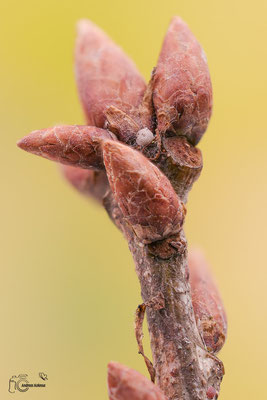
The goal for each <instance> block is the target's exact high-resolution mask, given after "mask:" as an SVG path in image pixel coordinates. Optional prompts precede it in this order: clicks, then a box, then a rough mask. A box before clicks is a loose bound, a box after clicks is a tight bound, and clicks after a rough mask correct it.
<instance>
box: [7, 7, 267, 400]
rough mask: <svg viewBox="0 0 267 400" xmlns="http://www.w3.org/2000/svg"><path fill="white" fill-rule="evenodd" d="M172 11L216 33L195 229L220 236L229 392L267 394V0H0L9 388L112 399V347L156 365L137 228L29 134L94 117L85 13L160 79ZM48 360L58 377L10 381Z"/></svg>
mask: <svg viewBox="0 0 267 400" xmlns="http://www.w3.org/2000/svg"><path fill="white" fill-rule="evenodd" d="M173 15H180V16H181V17H182V18H183V19H184V20H186V21H187V22H188V24H189V25H190V27H191V29H192V30H193V32H194V33H195V35H196V36H197V38H198V39H199V40H200V42H201V43H202V45H203V47H204V49H205V51H206V53H207V56H208V60H209V66H210V71H211V76H212V81H213V87H214V104H215V107H214V114H213V117H212V120H211V123H210V126H209V129H208V131H207V133H206V135H205V137H204V138H203V140H202V141H201V143H200V148H201V150H202V151H203V156H204V161H205V165H204V170H203V173H202V175H201V178H200V179H199V181H198V182H197V183H196V184H195V187H194V189H193V191H192V193H191V195H190V199H189V203H188V214H187V219H186V232H187V236H188V240H189V243H190V245H194V244H197V245H199V246H201V247H203V248H204V249H205V252H206V254H207V257H208V259H209V261H210V263H211V265H212V267H213V271H214V274H215V275H216V278H217V281H218V284H219V287H220V289H221V293H222V296H223V298H224V302H225V306H226V309H227V312H228V318H229V334H228V340H227V344H226V346H225V348H224V349H223V351H222V352H221V358H222V360H223V362H224V363H225V369H226V375H225V378H224V381H223V384H222V391H221V399H224V400H230V399H234V398H240V399H241V398H242V400H247V399H251V398H264V396H265V394H266V372H267V361H266V359H267V346H266V343H265V340H266V337H267V318H266V317H267V315H266V314H267V311H266V310H267V290H266V280H267V270H266V222H267V218H266V217H267V210H266V197H267V196H266V195H267V187H266V172H267V157H266V147H267V128H266V117H267V111H266V106H267V104H266V89H267V78H266V76H267V74H266V71H267V46H266V37H267V24H266V15H267V3H266V1H265V0H254V1H253V2H252V3H251V2H248V1H243V0H224V1H214V0H202V1H201V2H200V1H190V0H179V1H178V0H165V1H156V0H153V1H152V0H145V1H143V0H135V1H130V0H112V1H110V0H98V1H90V0H89V1H82V0H76V1H75V2H73V1H70V0H60V1H59V0H58V1H56V0H46V1H43V2H39V1H38V2H37V1H35V0H23V1H20V0H9V1H4V0H0V134H1V146H0V152H1V156H0V160H1V208H0V209H1V230H0V235H1V238H0V246H1V249H0V255H1V257H0V259H1V278H0V298H1V301H0V302H1V307H0V315H1V329H0V354H1V357H0V398H1V399H3V400H6V399H7V400H8V399H9V397H10V398H11V397H12V396H14V397H15V396H17V397H20V396H22V397H23V396H24V397H25V399H26V398H27V399H29V400H31V399H34V400H39V399H40V400H41V399H49V400H54V399H57V400H58V399H64V400H70V399H73V398H75V399H96V400H98V399H99V400H100V399H107V391H106V364H107V362H108V361H109V360H117V361H120V362H122V363H124V364H126V365H129V366H131V367H133V368H136V369H138V370H139V371H141V372H143V373H144V374H146V370H145V367H144V363H143V361H142V359H141V357H140V356H138V354H137V347H136V343H135V338H134V332H133V314H134V310H135V308H136V306H137V304H139V302H140V290H139V284H138V281H137V278H136V275H135V272H134V265H133V261H132V259H131V256H130V253H129V251H128V249H127V245H126V243H125V241H124V239H123V238H122V236H121V234H120V233H119V232H118V231H117V230H116V229H115V227H113V225H112V224H111V222H110V221H109V220H108V218H107V216H106V215H105V212H104V211H103V210H102V209H100V208H99V207H97V206H96V205H95V204H94V203H93V202H90V201H88V200H86V199H84V198H81V197H80V196H79V195H78V193H76V192H75V191H73V190H72V189H71V188H70V187H69V186H68V185H67V184H66V183H65V182H64V181H63V180H62V179H61V177H60V174H59V172H58V169H57V166H56V165H55V164H52V163H50V162H48V161H46V160H43V159H41V158H37V157H34V156H32V155H29V154H26V153H24V152H22V151H20V150H19V149H17V148H16V144H15V143H16V141H17V140H18V139H19V138H20V137H22V136H24V135H25V134H27V133H28V132H30V131H31V130H34V129H37V128H44V127H47V126H51V125H53V124H56V123H60V122H64V123H70V124H74V123H78V124H80V123H83V115H82V112H81V108H80V105H79V101H78V98H77V93H76V88H75V82H74V76H73V46H74V39H75V23H76V21H77V20H78V19H79V18H83V17H87V18H90V19H92V20H93V21H94V22H96V23H97V24H99V25H100V26H101V27H102V28H103V29H104V30H106V31H107V32H108V33H109V34H110V36H111V37H112V38H113V39H114V40H115V41H116V42H118V43H119V44H120V45H121V46H122V47H123V48H124V50H125V51H126V52H127V53H128V54H129V55H130V56H131V57H133V59H134V60H135V61H136V63H137V65H138V67H139V69H140V71H141V72H142V73H143V75H144V76H145V77H146V78H147V79H148V78H149V76H150V72H151V69H152V67H153V66H154V65H155V63H156V60H157V56H158V53H159V49H160V46H161V42H162V39H163V36H164V33H165V31H166V28H167V25H168V22H169V20H170V18H171V16H173ZM146 339H147V334H146ZM146 348H148V341H146ZM39 372H45V373H47V374H48V379H49V380H48V382H47V388H46V389H32V390H29V391H28V392H27V393H25V394H22V393H16V394H13V395H12V394H10V393H8V380H9V378H10V377H11V376H12V375H18V374H20V373H28V374H29V375H31V376H32V377H33V378H32V381H33V380H37V375H38V373H39Z"/></svg>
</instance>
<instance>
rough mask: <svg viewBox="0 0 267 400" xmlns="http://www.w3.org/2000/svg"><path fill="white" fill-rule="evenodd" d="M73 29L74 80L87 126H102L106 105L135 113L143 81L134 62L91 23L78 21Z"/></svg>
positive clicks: (143, 88)
mask: <svg viewBox="0 0 267 400" xmlns="http://www.w3.org/2000/svg"><path fill="white" fill-rule="evenodd" d="M77 31H78V36H77V41H76V49H75V72H76V81H77V86H78V91H79V95H80V99H81V103H82V105H83V108H84V111H85V114H86V118H87V123H88V125H94V126H97V127H99V128H105V122H106V117H105V111H106V109H107V107H109V106H115V107H116V108H118V109H120V110H121V111H123V112H125V113H126V114H128V115H129V116H132V114H135V113H136V108H137V107H138V106H139V104H140V103H141V101H142V98H143V94H144V91H145V89H146V84H145V82H144V80H143V78H142V77H141V75H140V73H139V72H138V71H137V69H136V66H135V65H134V63H133V62H132V61H131V60H130V59H129V58H128V57H127V56H126V54H125V53H124V52H123V51H122V49H121V48H120V47H119V46H117V45H116V44H115V43H114V42H113V41H112V40H111V39H110V38H109V37H108V36H107V35H106V34H105V33H104V32H103V31H102V30H101V29H100V28H98V27H97V26H96V25H94V24H93V23H92V22H90V21H88V20H81V21H80V22H79V23H78V29H77Z"/></svg>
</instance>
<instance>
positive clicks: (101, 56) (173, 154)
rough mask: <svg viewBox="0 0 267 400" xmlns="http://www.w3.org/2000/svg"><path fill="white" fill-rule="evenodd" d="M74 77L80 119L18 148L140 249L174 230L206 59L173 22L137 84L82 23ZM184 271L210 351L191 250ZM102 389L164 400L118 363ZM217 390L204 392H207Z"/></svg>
mask: <svg viewBox="0 0 267 400" xmlns="http://www.w3.org/2000/svg"><path fill="white" fill-rule="evenodd" d="M75 73H76V80H77V85H78V91H79V96H80V100H81V103H82V106H83V109H84V112H85V116H86V123H87V125H84V126H81V125H71V126H69V125H63V126H55V127H52V128H48V129H42V130H39V131H34V132H32V133H31V134H29V135H28V136H26V137H25V138H23V139H22V140H20V141H19V142H18V146H19V147H20V148H22V149H23V150H26V151H28V152H31V153H33V154H37V155H39V156H42V157H45V158H47V159H49V160H52V161H56V162H58V163H61V164H63V165H62V171H63V175H64V176H65V178H66V179H67V180H68V181H69V182H70V183H71V184H72V185H73V186H74V187H75V188H76V189H78V190H79V192H80V193H82V194H84V195H85V196H89V197H93V198H95V199H96V200H97V201H99V202H101V201H102V200H103V198H104V197H107V196H111V197H112V201H113V203H114V204H116V207H117V208H118V210H119V212H120V214H121V216H122V220H123V223H124V224H125V226H126V227H127V229H129V230H131V232H132V235H134V237H135V238H136V240H137V241H138V242H139V243H140V245H143V246H144V245H151V244H152V245H154V244H155V243H156V244H157V243H162V241H164V240H168V239H169V238H172V237H176V236H177V235H178V236H179V234H180V232H181V230H182V227H183V223H184V218H185V214H186V209H185V205H184V202H185V201H186V196H187V192H188V191H189V189H190V187H191V185H192V183H193V181H194V180H195V179H197V177H198V176H199V174H200V171H201V168H202V158H201V153H200V151H199V150H198V149H196V148H195V145H196V144H197V143H198V142H199V140H200V139H201V137H202V135H203V133H204V132H205V130H206V128H207V125H208V122H209V118H210V116H211V111H212V88H211V81H210V76H209V71H208V66H207V60H206V57H205V53H204V51H203V49H202V48H201V46H200V45H199V43H198V41H197V40H196V39H195V37H194V36H193V34H192V33H191V31H190V30H189V28H188V26H187V25H186V24H185V23H184V22H183V21H182V20H181V19H180V18H178V17H175V18H173V19H172V21H171V24H170V26H169V29H168V31H167V34H166V37H165V40H164V42H163V46H162V50H161V53H160V56H159V60H158V64H157V66H156V68H155V69H154V70H153V73H152V76H151V80H150V82H149V84H148V85H146V83H145V82H144V80H143V78H142V77H141V75H140V73H139V72H138V71H137V69H136V67H135V65H134V64H133V62H132V61H131V60H130V59H129V58H128V57H127V56H126V55H125V54H124V52H123V51H122V50H121V49H120V48H119V47H118V46H117V45H116V44H115V43H113V42H112V41H111V39H110V38H109V37H108V36H107V35H106V34H105V33H104V32H103V31H102V30H100V29H99V28H98V27H97V26H95V25H94V24H93V23H92V22H90V21H87V20H82V21H80V22H79V24H78V36H77V41H76V51H75ZM168 243H169V242H168ZM170 243H172V242H171V241H170ZM168 254H169V253H168ZM162 258H164V257H162ZM189 270H190V283H191V295H192V304H193V309H194V313H195V319H196V323H197V327H198V330H199V333H200V336H201V338H202V339H203V345H204V346H206V349H207V350H208V351H209V352H210V353H211V354H214V353H217V352H218V351H219V350H220V348H221V347H222V345H223V343H224V340H225V336H226V316H225V312H224V309H223V306H222V302H221V299H220V296H219V294H218V291H217V288H216V285H215V284H214V282H213V280H212V278H211V275H210V272H209V270H208V269H207V267H206V261H205V259H204V258H203V256H202V255H201V254H200V253H197V252H193V253H191V254H190V257H189ZM108 387H109V396H110V399H111V400H126V399H127V400H128V399H132V400H163V399H166V397H165V394H164V393H163V392H162V391H161V390H160V389H159V388H158V387H157V386H156V385H155V384H153V383H152V382H150V381H149V380H148V379H146V378H145V377H143V376H142V375H140V374H139V373H138V372H136V371H134V370H131V369H129V368H127V367H124V366H122V365H120V364H118V363H110V364H109V367H108ZM216 395H217V394H216V391H214V389H213V388H208V390H207V398H211V399H212V398H215V396H216Z"/></svg>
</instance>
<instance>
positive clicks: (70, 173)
mask: <svg viewBox="0 0 267 400" xmlns="http://www.w3.org/2000/svg"><path fill="white" fill-rule="evenodd" d="M61 170H62V173H63V175H64V177H65V178H66V179H67V181H68V182H69V183H70V184H71V185H72V186H74V187H75V189H77V190H78V191H79V192H80V193H81V194H83V195H84V196H87V197H92V198H94V199H95V200H97V201H100V202H101V201H102V199H103V197H104V195H105V193H106V192H107V190H108V187H109V184H108V178H107V175H106V173H105V172H104V171H92V170H89V169H82V168H78V167H72V166H71V165H62V168H61Z"/></svg>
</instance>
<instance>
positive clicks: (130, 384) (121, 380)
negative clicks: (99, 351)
mask: <svg viewBox="0 0 267 400" xmlns="http://www.w3.org/2000/svg"><path fill="white" fill-rule="evenodd" d="M108 394H109V400H166V397H165V396H164V394H163V393H162V391H161V390H160V388H159V387H158V386H156V385H154V383H152V382H150V381H149V380H148V379H147V378H145V377H144V376H143V375H141V374H140V373H139V372H137V371H135V370H134V369H130V368H128V367H125V366H124V365H121V364H119V363H116V362H110V363H109V364H108Z"/></svg>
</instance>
